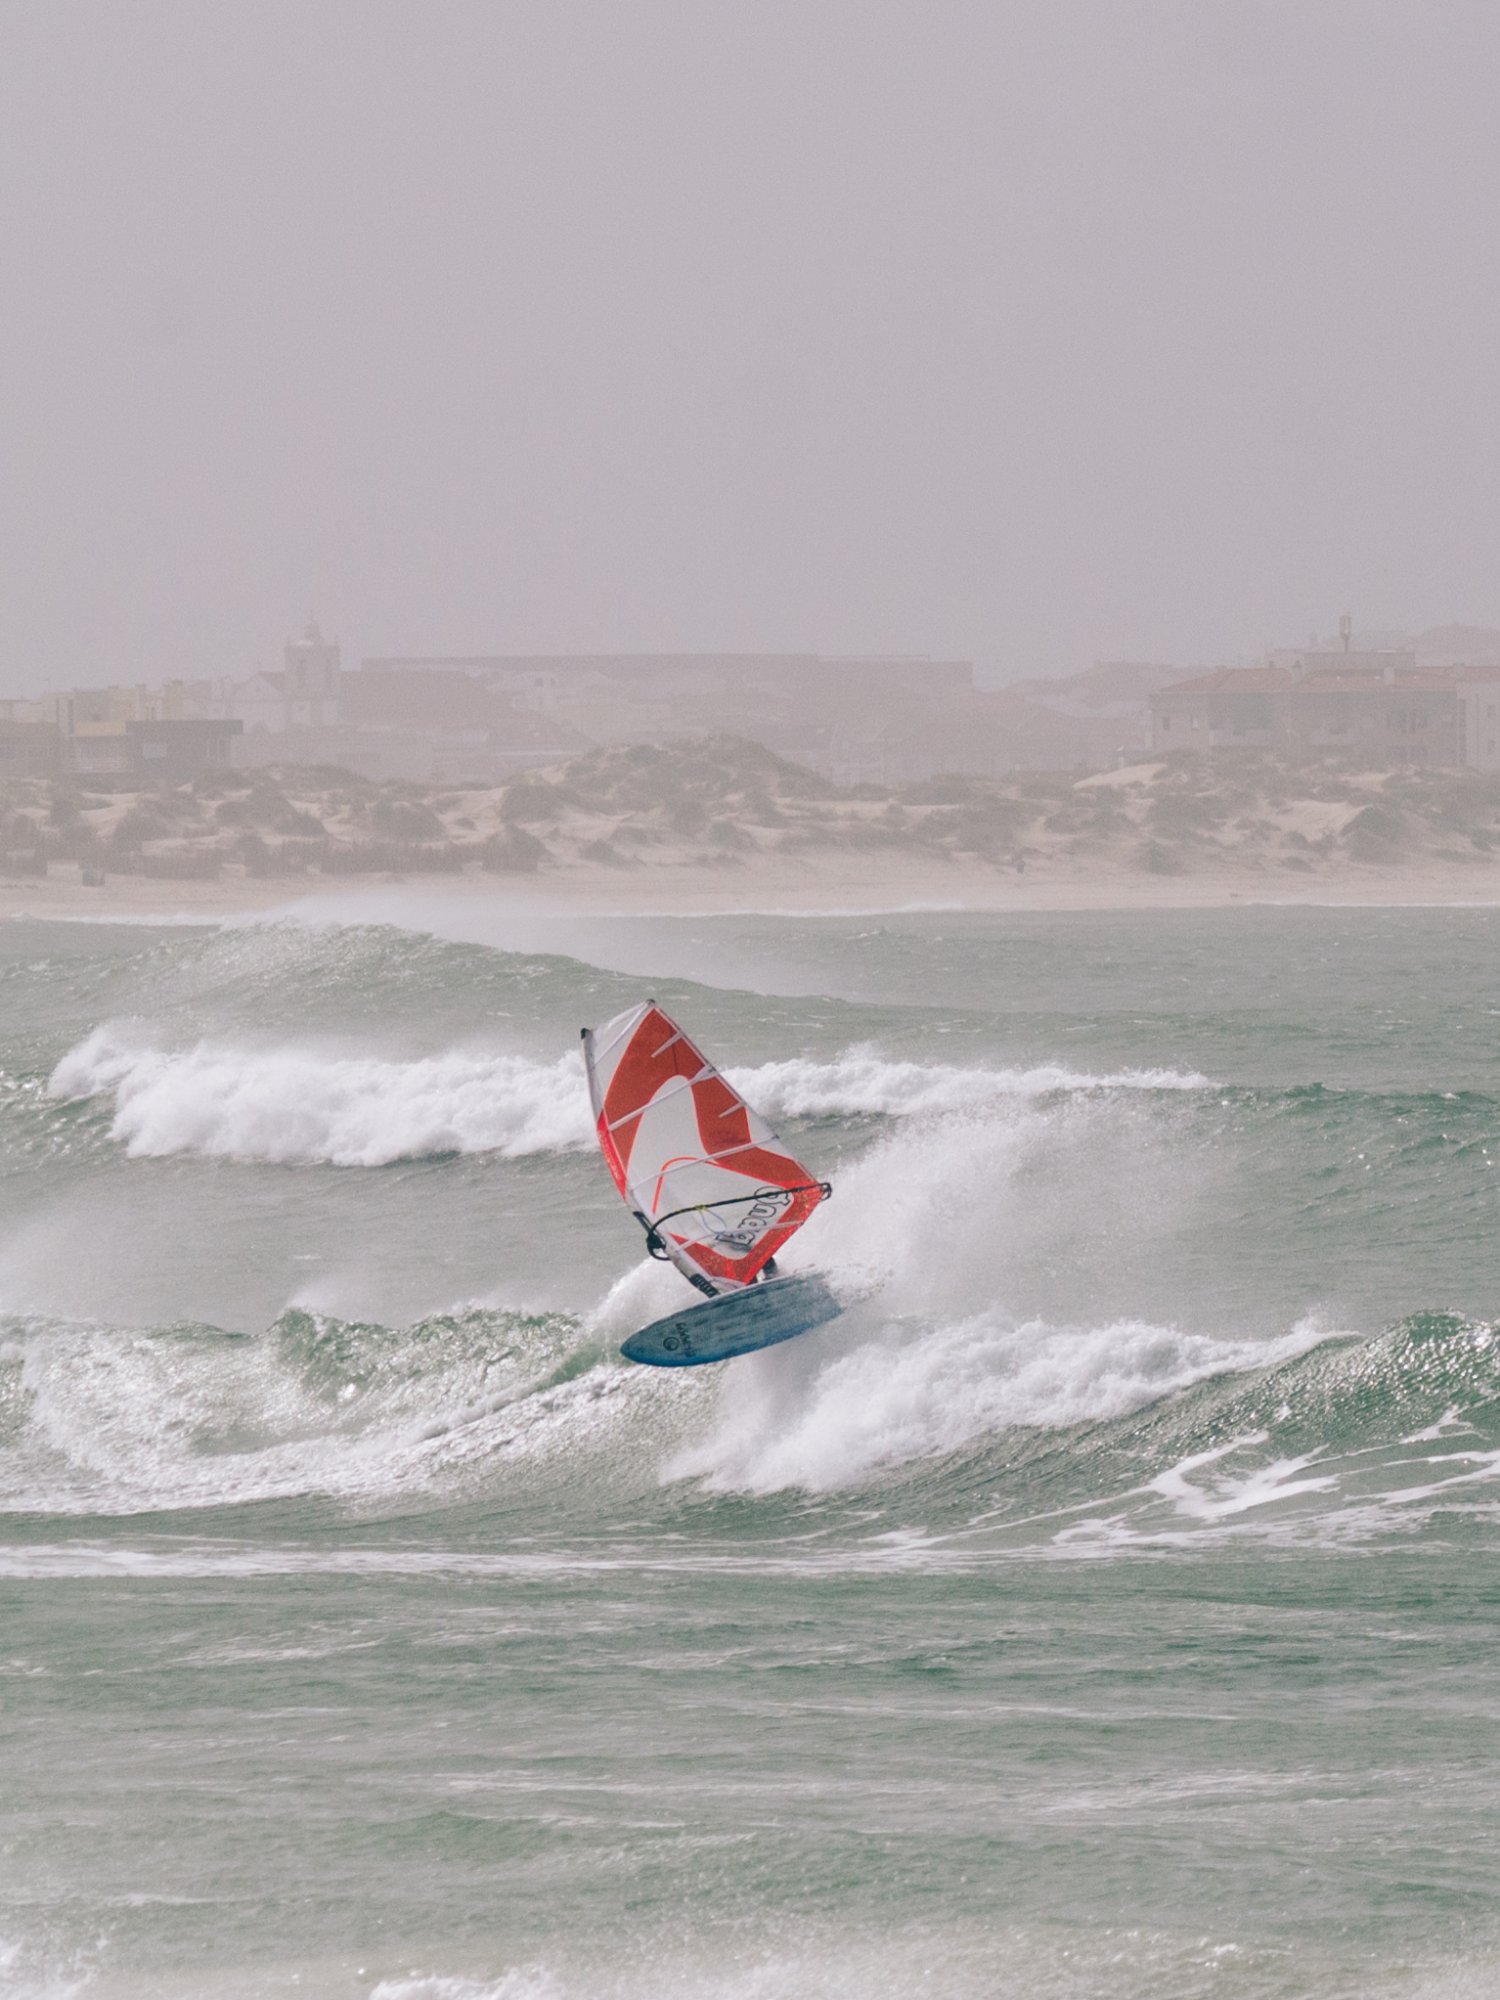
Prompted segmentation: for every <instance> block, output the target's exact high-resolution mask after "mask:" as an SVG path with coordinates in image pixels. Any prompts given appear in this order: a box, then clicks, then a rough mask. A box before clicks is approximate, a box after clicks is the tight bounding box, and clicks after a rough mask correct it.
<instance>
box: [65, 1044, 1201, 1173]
mask: <svg viewBox="0 0 1500 2000" xmlns="http://www.w3.org/2000/svg"><path fill="white" fill-rule="evenodd" d="M728 1074H729V1077H730V1080H731V1081H732V1082H733V1083H734V1084H735V1085H736V1086H737V1087H738V1088H739V1089H741V1090H743V1091H744V1092H745V1093H746V1095H747V1096H749V1097H750V1098H751V1099H752V1101H753V1102H754V1103H755V1104H756V1105H757V1106H758V1107H759V1108H761V1109H763V1110H764V1111H765V1112H766V1113H767V1114H768V1115H770V1116H771V1117H792V1118H817V1117H830V1116H843V1117H887V1118H902V1117H917V1116H923V1115H933V1114H942V1113H947V1112H957V1111H972V1110H973V1109H975V1108H976V1107H977V1106H981V1105H984V1104H986V1103H991V1104H993V1103H997V1102H1001V1101H1004V1100H1015V1099H1027V1098H1036V1097H1043V1096H1046V1095H1049V1094H1051V1093H1054V1092H1077V1091H1099V1090H1194V1089H1200V1088H1204V1087H1206V1085H1207V1081H1208V1080H1207V1078H1205V1077H1202V1076H1199V1075H1197V1074H1195V1073H1193V1072H1187V1071H1180V1070H1124V1071H1120V1072H1118V1073H1115V1074H1109V1075H1098V1076H1093V1075H1087V1074H1080V1073H1079V1072H1077V1071H1073V1070H1069V1069H1064V1068H1060V1067H1057V1066H1052V1065H1048V1066H1044V1067H1040V1068H1033V1069H986V1068H963V1067H959V1066H954V1065H949V1064H942V1063H916V1062H898V1061H891V1060H889V1059H888V1058H886V1057H884V1056H882V1055H880V1054H879V1053H878V1052H877V1051H876V1050H874V1049H872V1048H868V1047H855V1048H852V1049H849V1050H847V1051H845V1052H844V1053H843V1054H842V1055H840V1056H838V1057H836V1058H835V1059H834V1060H832V1061H830V1062H817V1061H813V1060H811V1059H806V1058H797V1059H794V1060H791V1061H786V1062H774V1063H766V1064H763V1065H762V1066H760V1067H759V1068H754V1069H734V1070H730V1071H729V1072H728ZM48 1090H49V1093H50V1095H51V1096H52V1097H53V1098H55V1099H90V1098H98V1097H104V1098H109V1099H112V1101H113V1106H114V1111H113V1121H112V1125H111V1131H112V1135H113V1136H114V1138H116V1139H117V1140H119V1141H120V1142H121V1143H122V1144H123V1145H124V1147H125V1149H126V1151H127V1152H128V1153H129V1154H130V1155H131V1156H132V1157H136V1158H140V1157H153V1158H159V1157H163V1156H166V1155H169V1154H176V1153H191V1154H200V1155H203V1156H206V1157H217V1158H227V1159H241V1160H260V1161H269V1162H275V1163H282V1164H292V1163H312V1162H321V1163H324V1164H328V1165H333V1166H343V1167H374V1166H383V1165H386V1164H389V1163H390V1162H392V1161H395V1160H402V1159H414V1158H420V1157H424V1156H430V1155H434V1154H444V1153H498V1154H500V1155H502V1156H503V1157H505V1158H509V1159H517V1158H521V1157H523V1156H525V1155H528V1154H536V1153H553V1152H566V1151H572V1150H577V1149H579V1148H583V1147H586V1146H588V1145H589V1144H591V1142H592V1133H591V1124H590V1118H589V1108H588V1098H587V1093H586V1091H585V1089H584V1084H583V1076H582V1071H581V1067H580V1064H579V1062H578V1059H577V1058H576V1056H571V1055H570V1056H567V1057H563V1058H560V1059H559V1060H558V1061H556V1062H552V1063H545V1062H537V1061H535V1060H534V1059H532V1058H530V1057H526V1056H520V1055H508V1054H497V1053H486V1052H478V1051H466V1050H450V1051H447V1052H445V1053H444V1054H441V1055H436V1056H426V1057H418V1058H413V1059H408V1060H393V1059H384V1058H380V1057H376V1056H369V1055H341V1054H338V1053H337V1052H333V1051H327V1050H319V1049H315V1048H309V1047H297V1046H283V1047H276V1048H255V1047H251V1046H242V1045H236V1044H233V1043H229V1042H212V1041H201V1042H198V1043H196V1044H194V1045H193V1046H191V1047H189V1048H179V1049H163V1048H157V1047H153V1046H150V1045H149V1044H145V1043H143V1042H141V1041H140V1040H138V1039H132V1037H131V1036H130V1035H128V1034H127V1033H126V1032H125V1031H123V1030H121V1029H119V1028H116V1027H112V1026H105V1027H101V1028H98V1029H96V1030H95V1031H94V1032H93V1033H92V1034H91V1035H89V1036H88V1037H87V1038H86V1039H85V1040H84V1041H82V1042H80V1043H79V1044H78V1045H77V1046H76V1047H75V1048H73V1049H72V1050H70V1051H69V1053H68V1054H67V1055H66V1056H64V1057H63V1059H62V1061H61V1062H59V1063H58V1064H57V1066H56V1068H55V1069H54V1070H53V1072H52V1075H51V1079H50V1082H49V1084H48Z"/></svg>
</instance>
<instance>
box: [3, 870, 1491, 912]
mask: <svg viewBox="0 0 1500 2000" xmlns="http://www.w3.org/2000/svg"><path fill="white" fill-rule="evenodd" d="M393 889H400V890H404V891H406V892H408V893H409V894H412V895H414V896H417V897H420V896H422V895H424V894H426V895H430V896H432V897H433V898H434V900H435V901H437V902H441V903H443V904H446V905H448V906H449V907H452V905H453V904H454V903H455V902H461V903H464V904H468V905H470V906H472V907H475V908H489V909H495V910H514V911H517V912H533V913H537V914H540V913H543V912H553V913H560V914H567V915H573V916H579V917H585V916H610V917H622V916H640V917H650V916H658V917H672V916H680V917H688V916H705V917H717V916H755V915H758V916H819V915H823V916H880V915H886V916H891V915H898V914H916V913H918V912H922V911H931V912H933V913H934V914H938V913H943V912H950V913H954V914H957V913H959V912H970V913H974V914H998V915H1003V914H1006V913H1013V914H1016V915H1025V914H1041V913H1048V912H1059V913H1061V912H1069V911H1072V912H1079V913H1083V912H1088V911H1094V912H1098V913H1100V914H1105V913H1113V912H1121V911H1128V910H1143V911H1150V910H1213V909H1234V908H1241V909H1249V908H1295V907H1307V908H1324V909H1327V908H1334V909H1339V908H1347V909H1414V908H1454V909H1462V908H1476V909H1484V908H1491V907H1496V908H1500V862H1497V863H1495V864H1487V863H1480V864H1476V865H1473V866H1471V867H1462V868H1434V867H1430V866H1425V867H1424V866H1421V865H1413V866H1410V867H1404V868H1378V867H1370V868H1368V869H1360V870H1358V872H1355V871H1354V870H1344V869H1339V870H1337V871H1334V870H1329V871H1328V872H1327V873H1311V872H1309V873H1307V874H1303V873H1301V872H1295V873H1294V872H1292V871H1287V872H1286V873H1285V874H1281V873H1278V874H1277V875H1276V876H1274V877H1272V876H1271V875H1270V874H1269V873H1267V874H1265V875H1261V874H1252V873H1249V872H1245V873H1240V872H1236V873H1234V874H1229V873H1220V874H1207V873H1204V874H1182V875H1153V874H1149V873H1145V872H1142V873H1138V874H1137V873H1127V872H1125V871H1123V870H1119V871H1115V870H1111V871H1107V872H1104V871H1100V872H1095V873H1093V874H1089V873H1085V872H1081V871H1080V872H1074V871H1071V870H1063V869H1049V868H1048V867H1046V865H1045V864H1042V865H1038V866H1036V867H1034V868H1030V869H1028V870H1027V872H1026V873H1025V874H1024V875H1018V874H1014V873H1012V872H1010V871H1002V870H997V869H990V868H983V867H965V866H962V865H954V864H941V863H940V864H935V865H930V866H923V865H921V864H917V865H915V866H913V865H906V866H901V865H895V866H892V865H890V864H889V861H887V865H885V866H880V867H872V866H869V865H858V864H856V865H855V866H852V867H851V866H849V865H848V864H847V863H844V864H842V865H840V862H839V861H833V862H831V863H829V864H819V863H809V864H807V865H804V866H801V867H799V868H797V869H796V870H795V871H792V870H788V869H787V868H785V867H781V868H753V867H745V868H737V869H725V868H695V867H657V868H641V869H638V870H629V871H626V870H621V869H616V868H608V867H570V868H553V869H547V870H544V871H541V872H539V873H537V874H535V875H484V876H477V875H462V876H455V875H452V874H441V875H438V874H434V875H415V874H413V875H379V876H370V877H361V878H358V879H353V880H352V879H350V878H349V877H347V876H343V877H339V878H335V879H330V878H327V877H319V876H308V875H305V874H303V875H287V876H279V877H278V876H257V877H253V878H252V877H241V876H224V877H220V878H218V879H216V880H213V881H163V880H158V879H155V878H151V877H143V876H131V875H122V876H114V877H111V878H109V879H108V880H107V881H106V882H104V883H103V884H102V885H97V886H95V885H89V886H86V885H84V884H83V883H81V882H79V881H78V880H76V879H72V880H70V879H68V877H66V876H63V875H55V876H49V877H47V878H45V879H37V878H5V879H0V921H3V920H5V919H7V918H9V919H20V918H30V919H32V920H34V921H41V922H49V923H70V922H72V923H78V922H84V923H111V922H114V923H133V924H147V925H149V924H152V923H160V924H164V925H172V924H202V925H205V926H208V925H214V924H220V923H225V922H233V921H236V920H238V919H244V918H251V917H256V916H264V915H269V914H271V913H273V912H285V913H286V914H288V915H293V914H296V913H297V912H298V910H299V907H301V906H310V907H309V908H308V909H307V912H306V913H307V914H308V915H309V916H315V915H316V914H317V909H318V906H323V907H324V908H328V909H329V914H330V915H332V913H333V912H332V908H331V907H330V906H335V905H336V906H337V909H338V912H339V914H340V915H342V916H343V917H344V918H345V920H347V919H348V916H349V914H350V912H351V910H355V909H357V905H358V904H359V903H360V902H361V901H368V902H369V903H370V904H371V905H372V906H375V905H378V904H380V903H382V902H389V899H390V892H391V891H392V890H393ZM356 920H357V916H356ZM373 920H374V921H377V922H378V921H382V919H381V918H380V917H378V916H376V917H374V918H373Z"/></svg>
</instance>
